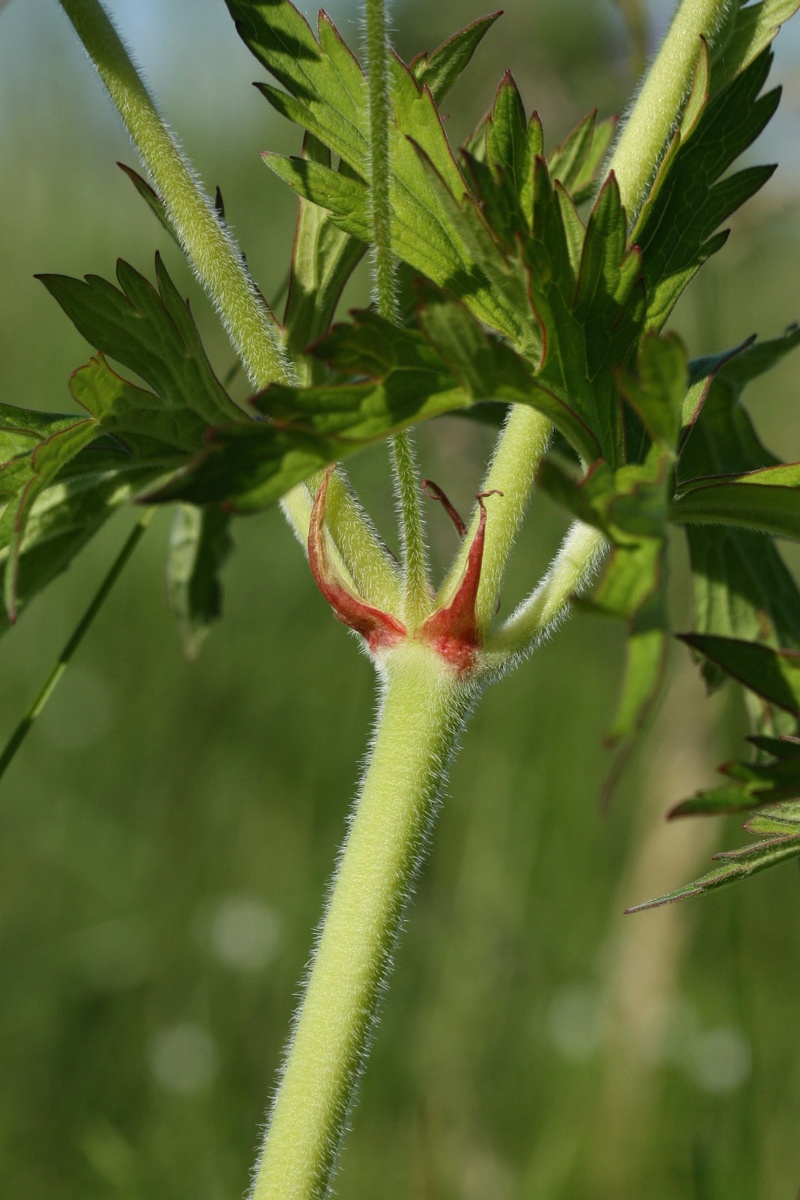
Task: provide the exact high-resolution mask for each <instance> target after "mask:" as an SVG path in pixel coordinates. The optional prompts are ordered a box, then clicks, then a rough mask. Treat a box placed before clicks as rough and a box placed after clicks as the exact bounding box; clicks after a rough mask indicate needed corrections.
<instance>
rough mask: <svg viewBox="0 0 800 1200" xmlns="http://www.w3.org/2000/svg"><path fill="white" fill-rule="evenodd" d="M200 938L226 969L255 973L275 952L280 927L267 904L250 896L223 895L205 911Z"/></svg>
mask: <svg viewBox="0 0 800 1200" xmlns="http://www.w3.org/2000/svg"><path fill="white" fill-rule="evenodd" d="M205 925H206V929H205V936H204V938H203V940H204V942H205V943H206V947H207V949H208V951H209V953H210V954H212V955H213V957H214V958H216V959H217V961H218V962H221V963H224V965H225V966H226V967H232V968H234V969H235V970H239V971H259V970H262V969H263V968H264V967H266V966H268V965H269V964H270V963H271V962H272V960H273V959H274V958H275V955H276V954H277V952H278V948H279V946H280V943H281V938H282V933H283V926H282V922H281V919H280V917H279V916H278V914H277V913H276V912H275V910H274V909H272V908H271V907H270V906H269V904H267V903H266V902H265V901H264V900H261V899H259V898H257V897H254V896H239V895H230V896H224V897H223V898H222V899H221V900H220V901H219V902H218V903H217V904H216V905H215V906H214V907H213V908H212V909H211V910H210V912H209V914H208V917H207V922H206V923H205Z"/></svg>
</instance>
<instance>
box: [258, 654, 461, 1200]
mask: <svg viewBox="0 0 800 1200" xmlns="http://www.w3.org/2000/svg"><path fill="white" fill-rule="evenodd" d="M471 698H472V693H471V689H470V687H469V685H464V684H461V683H459V682H458V681H457V679H456V676H455V675H454V673H453V672H452V671H451V670H450V668H449V667H448V666H447V665H446V664H445V663H443V661H442V660H441V659H440V658H439V657H438V655H436V654H435V653H434V652H432V651H430V650H428V649H427V648H425V647H423V646H419V645H415V644H413V643H404V644H401V645H399V646H397V647H395V648H393V650H392V651H391V652H390V653H387V655H386V658H385V688H384V693H383V700H382V704H381V712H380V718H379V722H378V733H377V735H376V739H375V744H374V746H373V751H372V756H371V761H370V765H369V769H368V771H367V774H366V776H365V778H364V781H363V784H362V787H361V792H360V795H359V796H358V799H357V801H356V804H355V808H354V811H353V818H352V825H351V828H350V833H349V836H348V838H347V842H346V844H345V848H344V852H343V854H342V859H341V862H340V864H339V870H338V873H337V875H336V880H335V884H334V888H333V891H332V894H331V898H330V903H329V906H328V911H327V914H326V916H325V921H324V926H323V929H322V932H321V935H320V939H319V944H318V946H317V951H316V955H315V961H314V967H313V971H312V974H311V976H310V978H309V981H308V985H307V990H306V994H305V997H304V999H303V1003H302V1007H301V1009H300V1012H299V1015H298V1017H297V1023H296V1026H295V1030H294V1035H293V1039H292V1044H291V1047H290V1050H289V1055H288V1057H287V1062H286V1067H285V1071H284V1075H283V1078H282V1080H281V1083H280V1087H279V1090H278V1093H277V1096H276V1098H275V1103H274V1107H273V1111H272V1114H271V1118H270V1122H269V1127H268V1131H267V1139H266V1143H265V1147H264V1152H263V1157H262V1159H261V1162H260V1163H259V1165H258V1168H257V1172H256V1178H255V1183H254V1186H253V1191H252V1194H251V1200H322V1197H324V1196H326V1195H327V1193H328V1185H329V1181H330V1177H331V1174H332V1172H333V1168H334V1165H335V1160H336V1156H337V1153H338V1149H339V1144H340V1141H341V1138H342V1134H343V1131H344V1128H345V1122H346V1119H347V1114H348V1111H349V1108H350V1105H351V1103H352V1098H353V1093H354V1090H355V1086H356V1083H357V1080H358V1076H359V1074H360V1071H361V1067H362V1065H363V1061H364V1057H365V1055H366V1051H367V1048H368V1044H369V1038H370V1034H371V1031H372V1027H373V1024H374V1020H375V1012H376V1009H377V1006H378V1001H379V998H380V995H381V992H382V989H383V986H384V983H385V979H386V975H387V974H388V971H389V967H390V957H391V953H392V949H393V947H394V944H395V941H396V939H397V934H398V931H399V928H400V924H401V920H402V915H403V910H404V907H405V904H406V901H407V898H408V895H409V892H410V889H411V885H412V882H413V879H414V876H415V874H416V872H417V869H418V867H419V863H420V859H421V857H422V853H423V850H424V847H425V843H426V839H427V835H428V832H429V830H430V826H431V823H432V821H433V818H434V815H435V811H436V804H437V798H438V795H439V791H440V789H441V785H442V781H443V778H444V775H445V772H446V769H447V766H448V763H449V760H450V757H451V755H452V752H453V748H454V746H455V743H456V741H457V738H458V735H459V732H460V730H461V728H462V726H463V724H464V721H465V719H466V716H467V713H468V711H469V707H470V703H471Z"/></svg>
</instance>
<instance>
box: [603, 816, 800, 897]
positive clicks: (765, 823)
mask: <svg viewBox="0 0 800 1200" xmlns="http://www.w3.org/2000/svg"><path fill="white" fill-rule="evenodd" d="M745 829H746V830H747V831H748V832H749V833H753V834H756V836H758V837H759V841H757V842H755V843H753V844H751V845H749V846H743V847H742V848H741V849H739V850H724V851H722V852H721V853H719V854H715V855H714V859H715V861H718V862H719V863H720V865H719V866H718V867H715V868H714V870H712V871H709V873H708V874H707V875H703V876H702V878H701V879H696V880H695V881H694V883H689V884H686V886H685V887H681V888H677V889H676V890H675V891H674V892H668V893H667V895H665V896H659V897H658V898H657V899H656V900H648V901H647V902H646V903H645V904H636V905H634V906H633V907H632V908H628V909H626V910H625V911H626V912H629V913H633V912H642V911H643V910H644V909H648V908H658V907H660V905H662V904H672V903H673V902H674V901H675V900H685V899H687V898H688V897H689V896H699V895H700V894H701V893H703V892H710V891H712V890H713V889H715V888H719V887H725V886H726V885H727V884H729V883H736V882H737V881H738V880H740V879H747V878H748V877H749V876H750V875H755V874H756V872H757V871H765V870H766V869H767V867H774V866H776V865H777V864H778V863H781V862H785V861H786V860H787V859H790V858H796V857H797V856H798V855H800V801H794V802H791V801H790V802H789V803H786V804H781V805H778V806H777V807H775V808H767V809H765V810H763V811H762V812H759V813H757V814H756V816H754V817H751V818H750V820H749V821H747V822H745Z"/></svg>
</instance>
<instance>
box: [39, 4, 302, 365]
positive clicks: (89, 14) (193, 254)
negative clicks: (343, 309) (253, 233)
mask: <svg viewBox="0 0 800 1200" xmlns="http://www.w3.org/2000/svg"><path fill="white" fill-rule="evenodd" d="M60 3H61V6H62V8H63V9H64V12H65V13H66V14H67V16H68V17H69V19H70V21H71V22H72V24H73V26H74V28H75V32H76V33H77V34H78V37H79V38H80V40H81V41H82V42H83V45H84V47H85V49H86V51H87V53H88V55H89V57H90V58H91V60H92V62H93V63H94V65H95V67H96V68H97V72H98V74H99V75H100V78H101V79H102V81H103V83H104V84H105V86H106V89H107V90H108V94H109V96H110V97H111V99H112V100H113V102H114V104H115V106H116V108H117V110H118V111H119V114H120V116H121V117H122V119H123V121H124V122H125V125H126V126H127V128H128V132H129V133H130V135H131V137H132V138H133V140H134V142H135V143H136V147H137V149H138V151H139V153H140V155H141V157H142V160H143V162H144V164H145V166H146V167H147V170H148V171H149V173H150V175H151V177H152V180H153V182H154V184H155V186H156V189H157V190H158V192H159V193H160V194H161V197H162V199H163V201H164V203H165V205H166V208H167V212H168V213H169V216H170V219H171V221H172V224H173V226H174V228H175V231H176V233H177V234H178V237H179V238H180V242H181V245H182V246H183V248H184V251H185V252H186V256H187V258H188V259H189V261H190V263H191V264H192V266H193V267H194V269H195V271H196V273H197V276H198V279H199V280H200V282H201V284H202V285H203V287H204V288H205V290H206V292H207V293H208V295H209V296H210V298H211V300H212V302H213V303H214V305H215V307H216V308H217V310H218V312H219V314H220V316H221V317H222V320H223V322H224V324H225V327H226V329H227V331H228V334H229V336H230V338H231V340H232V342H233V344H234V346H235V347H236V349H237V351H238V353H239V355H240V357H241V359H242V362H243V363H244V364H245V366H246V368H247V372H248V374H249V376H250V379H251V381H252V382H253V383H254V384H255V385H256V386H257V387H266V386H267V384H269V383H272V382H273V381H280V382H283V383H287V382H290V381H291V377H292V371H291V368H290V366H289V363H288V361H287V359H286V357H285V355H284V353H283V349H282V347H281V345H280V342H279V337H278V331H277V327H276V326H275V324H274V322H273V320H272V316H271V314H270V312H269V310H268V309H267V307H266V305H265V303H264V301H263V299H262V298H261V297H260V295H259V294H258V292H257V291H256V288H255V286H254V285H253V283H252V281H251V280H250V278H249V276H248V274H247V271H246V269H245V266H244V263H243V261H242V256H241V254H240V253H239V251H238V249H237V248H236V246H235V245H234V243H233V240H232V238H231V236H230V234H229V233H228V231H227V229H225V228H224V227H223V226H222V225H221V223H220V221H219V219H218V217H217V215H216V213H215V211H214V206H213V204H212V203H211V201H210V199H209V198H208V197H207V196H206V195H205V194H204V192H203V190H202V188H201V187H200V185H199V183H198V182H197V179H196V178H195V176H194V174H193V172H192V169H191V167H190V165H189V163H188V162H187V160H186V158H185V157H184V155H183V153H182V152H181V150H180V148H179V147H178V145H177V144H176V142H175V140H174V138H173V137H172V134H171V133H170V131H169V130H168V129H167V127H166V125H165V124H164V122H163V120H162V119H161V116H160V114H159V112H158V109H157V108H156V106H155V103H154V101H153V99H152V97H151V96H150V93H149V92H148V90H147V88H146V87H145V85H144V83H143V82H142V79H141V78H140V76H139V74H138V72H137V70H136V67H135V66H134V63H133V61H132V59H131V57H130V55H129V54H128V52H127V50H126V49H125V47H124V45H123V44H122V41H121V40H120V37H119V34H118V33H117V31H116V29H115V28H114V26H113V24H112V22H111V19H110V18H109V16H108V14H107V13H106V11H105V9H104V8H103V6H102V4H101V3H100V0H60Z"/></svg>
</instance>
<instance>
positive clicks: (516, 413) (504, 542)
mask: <svg viewBox="0 0 800 1200" xmlns="http://www.w3.org/2000/svg"><path fill="white" fill-rule="evenodd" d="M552 430H553V427H552V425H551V424H550V421H549V420H548V419H547V417H544V416H542V414H541V413H539V412H537V411H536V409H534V408H529V407H528V406H527V405H524V404H516V405H514V406H513V407H512V409H511V412H510V413H509V415H508V419H507V420H506V423H505V426H504V427H503V430H502V432H501V433H500V436H499V438H498V440H497V445H496V447H495V452H494V455H493V457H492V461H491V463H490V465H489V470H488V471H487V473H486V477H485V479H484V482H483V486H482V489H481V490H482V492H493V491H497V492H501V493H502V495H501V496H497V497H496V499H494V500H490V501H488V503H487V510H488V515H487V519H486V539H485V543H484V550H483V564H482V568H481V582H480V587H479V589H478V597H477V602H476V610H477V617H478V626H479V628H480V629H482V630H483V631H484V633H485V632H486V630H487V629H488V628H489V625H490V624H491V622H492V620H493V618H494V616H495V613H496V612H497V606H498V603H499V601H500V592H501V587H502V583H503V575H504V574H505V570H506V566H507V565H508V559H509V556H510V554H511V549H512V547H513V545H514V542H515V540H516V537H517V534H518V533H519V529H520V526H521V524H522V520H523V517H524V516H525V510H526V508H527V506H528V502H529V500H530V497H531V492H532V491H533V485H534V479H535V476H536V471H537V469H538V467H539V463H540V462H541V461H542V458H543V457H544V455H545V452H546V451H547V446H548V443H549V441H550V437H551V434H552ZM478 519H479V518H478V512H477V511H476V512H475V513H474V514H473V518H472V521H471V524H470V529H469V531H468V533H467V536H466V537H465V538H464V541H463V543H462V547H461V551H460V553H459V555H458V556H457V558H456V560H455V562H454V563H453V566H452V568H451V570H450V573H449V574H448V576H447V579H446V580H445V582H444V583H443V584H442V588H441V591H440V596H441V597H442V601H443V602H444V601H446V599H447V598H448V597H449V595H450V594H451V593H452V592H454V591H455V590H456V588H457V587H458V584H459V581H460V579H461V576H462V574H463V572H464V568H465V566H466V559H467V555H468V553H469V547H470V543H471V541H472V538H473V537H474V535H475V531H476V529H477V526H478Z"/></svg>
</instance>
